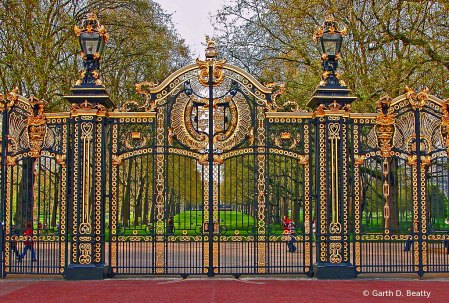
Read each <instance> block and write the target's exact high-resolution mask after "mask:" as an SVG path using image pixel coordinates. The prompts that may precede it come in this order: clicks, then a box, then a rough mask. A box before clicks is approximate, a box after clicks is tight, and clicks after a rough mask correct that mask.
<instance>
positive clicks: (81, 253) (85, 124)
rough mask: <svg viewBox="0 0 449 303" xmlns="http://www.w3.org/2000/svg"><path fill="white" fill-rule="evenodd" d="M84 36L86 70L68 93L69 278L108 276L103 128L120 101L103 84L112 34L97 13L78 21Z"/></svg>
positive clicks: (77, 30) (81, 41)
mask: <svg viewBox="0 0 449 303" xmlns="http://www.w3.org/2000/svg"><path fill="white" fill-rule="evenodd" d="M75 34H76V35H77V36H78V37H79V44H80V48H81V56H82V58H83V60H84V71H83V72H82V73H81V79H80V80H78V81H77V82H76V84H75V86H74V87H72V88H71V91H72V94H71V95H69V96H65V98H66V99H67V100H68V101H69V102H70V104H71V111H70V124H71V127H72V128H73V130H74V132H73V133H72V136H71V139H70V140H71V141H70V142H71V143H72V145H71V146H73V148H72V150H71V151H70V153H69V154H70V156H69V157H68V163H69V169H68V178H67V183H68V184H69V185H68V186H67V187H68V196H69V197H70V198H69V200H68V201H69V202H68V205H69V207H70V215H69V216H68V217H69V220H71V222H72V223H70V224H68V226H69V231H68V234H69V235H70V238H69V240H68V245H69V247H70V251H71V253H70V255H69V256H68V259H69V260H70V261H69V265H68V266H67V267H66V268H65V271H64V276H65V278H66V279H67V280H97V279H103V278H104V276H105V275H106V273H107V271H108V270H109V269H108V266H107V265H106V264H105V213H106V202H105V196H106V187H105V184H106V178H105V175H106V173H105V163H106V161H107V158H106V153H105V152H104V151H105V149H106V141H107V140H106V135H105V133H104V132H103V131H100V130H104V129H105V125H106V119H107V116H108V115H109V113H108V110H109V108H111V107H112V106H113V105H114V104H113V103H112V102H111V100H110V99H109V95H108V93H107V91H106V88H105V87H104V86H103V85H102V84H101V81H100V79H99V74H98V69H99V67H100V60H101V55H102V52H103V49H104V45H105V43H106V41H107V40H108V34H107V32H106V30H105V28H104V27H103V26H100V23H99V21H98V20H97V17H96V16H95V15H94V14H89V15H88V16H87V18H86V19H84V20H83V21H82V22H81V27H78V26H75Z"/></svg>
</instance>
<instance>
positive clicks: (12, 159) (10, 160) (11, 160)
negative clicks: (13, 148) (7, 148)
mask: <svg viewBox="0 0 449 303" xmlns="http://www.w3.org/2000/svg"><path fill="white" fill-rule="evenodd" d="M16 160H17V156H6V165H7V166H15V165H17V162H16Z"/></svg>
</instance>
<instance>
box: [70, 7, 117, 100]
mask: <svg viewBox="0 0 449 303" xmlns="http://www.w3.org/2000/svg"><path fill="white" fill-rule="evenodd" d="M74 31H75V34H76V36H78V37H79V44H80V48H81V57H82V58H83V60H84V71H83V72H82V73H81V78H82V79H81V80H78V81H77V82H76V84H75V86H74V87H73V88H72V89H71V91H72V95H71V96H65V98H66V99H67V100H68V101H69V102H70V103H71V104H77V105H81V104H83V103H85V104H87V103H89V104H90V105H92V106H96V105H98V104H101V105H103V106H105V107H106V108H110V107H112V106H113V105H114V104H113V103H112V102H111V100H110V99H109V96H108V93H107V91H106V89H105V88H104V86H103V85H102V83H101V80H100V79H99V78H100V74H99V73H98V70H99V69H100V61H101V55H102V54H103V50H104V46H105V44H106V42H107V41H108V39H109V34H108V33H107V31H106V29H105V28H104V26H103V25H100V22H99V21H98V19H97V16H96V15H95V14H93V13H90V14H89V15H88V16H87V17H86V18H85V19H84V20H82V22H81V25H80V26H79V27H78V26H77V25H75V26H74ZM86 102H87V103H86Z"/></svg>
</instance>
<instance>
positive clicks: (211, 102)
mask: <svg viewBox="0 0 449 303" xmlns="http://www.w3.org/2000/svg"><path fill="white" fill-rule="evenodd" d="M213 93H214V90H213V66H212V65H210V66H209V134H208V135H209V152H208V163H209V176H207V177H208V178H209V222H208V232H209V269H208V273H207V275H208V276H209V277H212V276H213V275H214V265H213V255H214V251H213V238H214V222H213V203H214V150H213V149H214V121H213V116H214V95H213Z"/></svg>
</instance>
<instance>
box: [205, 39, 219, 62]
mask: <svg viewBox="0 0 449 303" xmlns="http://www.w3.org/2000/svg"><path fill="white" fill-rule="evenodd" d="M206 44H207V48H206V59H209V58H216V57H217V54H218V53H217V42H215V40H212V39H210V38H209V36H206Z"/></svg>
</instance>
